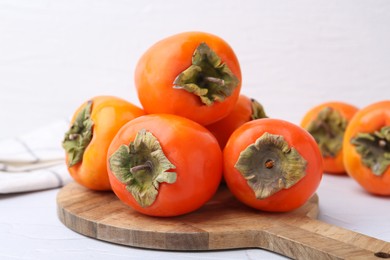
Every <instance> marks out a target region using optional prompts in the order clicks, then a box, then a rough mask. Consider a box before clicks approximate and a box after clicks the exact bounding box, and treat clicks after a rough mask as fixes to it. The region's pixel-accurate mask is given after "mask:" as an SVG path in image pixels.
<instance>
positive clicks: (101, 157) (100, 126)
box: [66, 96, 145, 190]
mask: <svg viewBox="0 0 390 260" xmlns="http://www.w3.org/2000/svg"><path fill="white" fill-rule="evenodd" d="M92 101H93V104H92V111H91V119H92V121H93V122H94V126H93V137H92V139H91V142H90V143H89V145H88V146H87V148H86V149H85V152H84V155H83V159H82V161H81V162H79V163H77V164H75V165H73V166H72V167H68V170H69V173H70V175H71V176H72V177H73V179H74V180H75V181H76V182H78V183H79V184H81V185H83V186H84V187H87V188H89V189H92V190H111V185H110V181H109V179H108V174H107V164H106V157H107V150H108V147H109V146H110V143H111V141H112V139H113V138H114V136H115V135H116V133H117V132H118V130H119V129H120V128H121V127H122V126H123V125H124V124H125V123H127V122H129V121H130V120H133V119H134V118H136V117H139V116H142V115H144V114H145V112H144V111H143V110H142V109H141V108H139V107H137V106H135V105H133V104H131V103H130V102H128V101H125V100H123V99H121V98H117V97H113V96H97V97H94V98H92ZM84 106H85V103H84V104H83V105H81V106H80V107H79V108H78V109H77V110H76V112H75V114H74V116H73V118H72V121H71V122H72V123H73V122H74V120H75V117H76V115H77V114H78V112H80V110H81V109H82V108H83V107H84ZM66 161H68V156H67V155H66Z"/></svg>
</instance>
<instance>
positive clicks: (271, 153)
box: [234, 132, 307, 199]
mask: <svg viewBox="0 0 390 260" xmlns="http://www.w3.org/2000/svg"><path fill="white" fill-rule="evenodd" d="M306 165H307V162H306V160H305V159H304V158H303V157H302V156H301V155H300V154H299V153H298V151H297V150H296V149H295V148H293V147H289V145H288V143H287V142H286V141H285V140H284V137H283V136H281V135H273V134H270V133H267V132H266V133H264V134H263V135H262V136H261V137H259V138H258V139H257V140H256V141H255V143H253V144H250V145H249V146H248V147H247V148H246V149H245V150H243V151H242V152H241V154H240V156H239V158H238V160H237V162H236V164H235V166H234V167H235V168H236V169H237V170H238V171H239V172H240V173H241V175H242V176H243V177H244V178H245V179H246V181H247V183H248V185H249V187H250V188H251V189H252V190H253V192H254V193H255V196H256V198H257V199H265V198H268V197H270V196H271V195H273V194H275V193H276V192H278V191H280V190H282V189H289V188H291V187H292V186H294V185H295V184H296V183H297V182H298V181H299V180H301V179H302V178H303V177H304V176H305V175H306V172H305V170H306Z"/></svg>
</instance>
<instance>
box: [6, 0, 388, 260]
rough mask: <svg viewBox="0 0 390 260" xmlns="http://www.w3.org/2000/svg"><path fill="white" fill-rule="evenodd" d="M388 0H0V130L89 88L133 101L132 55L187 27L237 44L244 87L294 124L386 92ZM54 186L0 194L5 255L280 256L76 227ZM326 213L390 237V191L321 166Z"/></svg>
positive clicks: (44, 117) (51, 112) (24, 124)
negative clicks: (154, 245)
mask: <svg viewBox="0 0 390 260" xmlns="http://www.w3.org/2000/svg"><path fill="white" fill-rule="evenodd" d="M389 26H390V2H389V1H385V0H384V1H376V0H375V1H353V0H348V1H316V2H311V1H303V0H299V1H255V0H253V1H245V2H244V1H233V0H229V1H222V0H219V1H204V0H200V1H197V2H196V4H191V3H190V2H188V1H179V0H167V1H125V0H113V1H108V0H106V1H104V0H94V1H93V0H85V1H65V0H62V1H60V0H52V1H49V0H47V1H45V0H43V1H28V0H24V1H23V0H8V1H7V0H0V122H1V124H0V138H9V137H12V136H15V135H19V134H22V133H25V132H26V131H29V130H30V129H34V128H37V127H39V126H43V125H45V124H48V123H50V122H52V121H53V120H56V119H58V118H61V117H69V116H70V115H71V114H72V113H73V111H74V109H75V108H76V107H77V106H78V105H79V104H81V102H83V101H85V100H87V99H88V98H90V97H93V96H95V95H101V94H110V95H116V96H121V97H123V98H125V99H128V100H130V101H132V102H134V103H136V104H139V103H138V100H137V97H136V92H135V89H134V85H133V73H134V68H135V65H136V62H137V60H138V58H139V57H140V55H142V53H143V51H145V50H146V49H147V48H148V47H149V46H150V45H151V44H153V43H154V42H155V41H157V40H159V39H161V38H163V37H165V36H168V35H171V34H174V33H178V32H182V31H188V30H201V31H207V32H211V33H214V34H217V35H219V36H221V37H222V38H224V39H225V40H227V41H228V42H229V43H230V44H231V46H232V47H233V48H234V49H235V50H236V53H237V56H238V58H239V60H240V62H241V67H242V72H243V93H244V94H246V95H248V96H251V97H254V98H256V99H257V100H258V101H260V102H261V103H262V104H263V105H264V107H265V109H266V111H267V113H268V114H269V116H270V117H274V118H282V119H285V120H289V121H291V122H293V123H299V121H300V119H301V118H302V116H303V114H304V113H305V112H306V111H307V110H308V109H309V108H311V107H312V106H314V105H317V104H319V103H321V102H325V101H329V100H341V101H345V102H349V103H351V104H354V105H356V106H359V107H363V106H365V105H368V104H370V103H372V102H375V101H379V100H382V99H389V98H390V73H389V68H390V49H389V48H388V46H390V30H389ZM57 192H58V190H57V189H53V190H47V191H39V192H32V193H25V194H11V195H1V196H0V212H1V213H0V259H69V258H70V259H88V258H93V259H112V258H113V257H115V259H157V258H159V259H280V258H282V257H281V256H279V255H276V254H273V253H270V252H266V251H263V250H259V249H248V250H246V249H243V250H228V251H217V252H197V253H196V252H188V253H186V252H164V251H153V250H144V249H137V248H130V247H124V246H119V245H114V244H109V243H105V242H101V241H97V240H94V239H90V238H87V237H84V236H81V235H79V234H77V233H74V232H73V231H71V230H69V229H68V228H66V227H65V226H64V225H62V224H61V223H60V222H59V220H58V218H57V216H56V202H55V199H56V195H57ZM318 195H319V197H320V210H321V211H320V216H319V218H320V219H321V220H322V221H325V222H328V223H331V224H334V225H337V226H340V227H344V228H347V229H350V230H353V231H356V232H360V233H363V234H366V235H369V236H373V237H376V238H379V239H382V240H385V241H390V222H389V218H390V198H383V197H374V196H371V195H368V194H367V193H365V192H364V191H363V190H362V189H361V188H360V187H359V186H358V185H357V184H356V183H355V182H354V181H353V180H352V179H350V178H348V177H338V176H331V175H325V176H324V179H323V181H322V183H321V185H320V188H319V190H318Z"/></svg>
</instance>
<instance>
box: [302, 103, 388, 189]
mask: <svg viewBox="0 0 390 260" xmlns="http://www.w3.org/2000/svg"><path fill="white" fill-rule="evenodd" d="M301 126H302V127H303V128H305V129H306V130H308V131H309V132H310V133H311V134H312V135H313V136H314V138H315V140H316V142H317V143H318V146H319V147H320V150H321V154H322V157H323V160H324V171H325V172H326V173H330V174H337V175H345V174H347V175H348V176H351V177H352V178H353V179H354V180H356V181H357V182H358V183H359V184H360V185H361V186H362V187H363V188H364V189H365V190H366V191H368V192H370V193H372V194H376V195H387V196H388V195H390V100H384V101H379V102H375V103H372V104H370V105H368V106H366V107H364V108H362V109H358V108H357V107H355V106H353V105H350V104H347V103H345V102H327V103H323V104H320V105H318V106H316V107H314V108H312V109H310V110H309V111H308V112H307V113H306V114H305V116H304V117H303V119H302V122H301Z"/></svg>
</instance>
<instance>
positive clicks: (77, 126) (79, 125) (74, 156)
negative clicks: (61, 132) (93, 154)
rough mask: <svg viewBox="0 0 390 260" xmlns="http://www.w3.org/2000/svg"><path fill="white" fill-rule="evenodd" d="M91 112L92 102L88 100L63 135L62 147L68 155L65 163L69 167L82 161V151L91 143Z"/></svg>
mask: <svg viewBox="0 0 390 260" xmlns="http://www.w3.org/2000/svg"><path fill="white" fill-rule="evenodd" d="M91 111H92V101H91V100H90V101H88V102H87V104H86V105H85V107H84V108H82V109H81V111H80V112H79V113H78V114H77V115H76V118H75V120H74V122H73V124H72V125H71V126H70V128H69V130H68V131H67V132H66V133H65V137H64V140H63V141H62V147H63V148H64V149H65V152H66V154H67V155H68V162H67V163H68V166H69V167H72V166H73V165H75V164H77V163H79V162H81V161H82V159H83V155H84V151H85V149H86V148H87V146H88V145H89V143H90V142H91V139H92V130H93V121H92V119H91Z"/></svg>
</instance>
